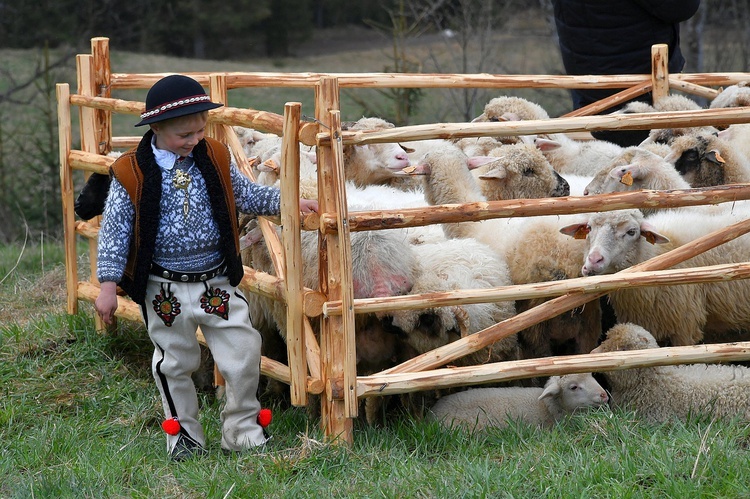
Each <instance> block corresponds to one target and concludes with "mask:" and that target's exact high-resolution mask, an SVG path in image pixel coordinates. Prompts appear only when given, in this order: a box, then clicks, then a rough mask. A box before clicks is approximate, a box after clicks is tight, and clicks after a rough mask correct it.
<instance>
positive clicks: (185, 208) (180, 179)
mask: <svg viewBox="0 0 750 499" xmlns="http://www.w3.org/2000/svg"><path fill="white" fill-rule="evenodd" d="M192 181H193V177H192V176H191V175H190V174H189V173H188V172H185V171H182V170H180V169H177V170H175V172H174V178H173V179H172V185H173V186H174V187H175V189H180V190H181V191H183V192H184V193H185V199H184V201H183V202H182V214H183V216H184V217H185V218H187V216H188V212H189V211H190V202H189V201H188V199H189V194H188V186H189V185H190V182H192Z"/></svg>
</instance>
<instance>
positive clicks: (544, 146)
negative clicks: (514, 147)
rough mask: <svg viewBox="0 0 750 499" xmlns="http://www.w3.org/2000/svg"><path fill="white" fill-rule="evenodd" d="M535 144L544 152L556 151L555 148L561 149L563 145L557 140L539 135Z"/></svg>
mask: <svg viewBox="0 0 750 499" xmlns="http://www.w3.org/2000/svg"><path fill="white" fill-rule="evenodd" d="M534 145H535V146H536V148H537V149H539V150H540V151H542V152H547V151H554V150H555V149H560V147H562V144H560V143H559V142H558V141H556V140H550V139H542V138H539V137H537V139H536V140H535V141H534Z"/></svg>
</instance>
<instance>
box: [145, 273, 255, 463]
mask: <svg viewBox="0 0 750 499" xmlns="http://www.w3.org/2000/svg"><path fill="white" fill-rule="evenodd" d="M146 296H147V300H150V303H147V304H144V306H143V313H144V318H145V320H146V324H147V326H148V331H149V336H150V338H151V341H152V342H153V344H154V355H153V359H152V370H153V374H154V378H155V379H156V382H157V383H156V384H157V386H158V387H159V392H160V394H161V397H162V403H163V405H164V413H165V414H166V416H167V418H175V419H177V421H179V427H180V430H179V433H178V434H176V435H169V434H168V435H167V450H168V452H170V453H171V452H172V449H173V448H174V446H175V445H176V443H177V440H178V438H179V436H180V434H181V435H183V437H185V438H188V439H191V440H193V441H194V442H195V443H198V444H200V445H201V446H204V445H205V437H204V434H203V428H202V427H201V424H200V423H199V422H198V397H197V393H196V389H195V384H194V383H193V380H192V378H191V373H193V372H194V371H195V370H196V369H198V367H199V365H200V358H201V353H200V346H199V344H198V340H197V338H196V335H195V331H196V328H197V327H199V326H200V328H201V331H202V332H203V336H204V337H205V340H206V344H207V345H208V348H209V349H210V350H211V352H212V355H213V357H214V361H215V362H216V365H217V367H218V369H219V372H221V374H222V376H223V377H224V379H225V381H226V400H225V405H224V408H223V410H222V413H221V428H222V430H221V431H222V435H221V447H222V449H227V450H231V451H241V450H245V449H248V448H250V447H255V446H258V445H262V444H263V443H265V442H266V439H267V438H266V435H265V432H264V430H263V428H262V427H261V426H260V425H259V424H258V422H257V415H258V412H259V411H260V403H259V402H258V398H257V390H258V379H259V376H260V350H261V336H260V333H259V332H258V331H257V330H256V329H255V328H254V327H253V326H252V324H251V323H250V321H248V320H247V319H246V318H247V317H248V315H249V311H248V304H247V301H246V300H245V297H244V296H243V295H242V293H240V292H238V291H237V288H235V287H234V286H231V285H230V283H229V278H228V277H227V276H224V275H220V276H217V277H215V278H214V279H210V280H209V281H204V282H196V283H183V282H175V281H169V280H167V279H163V278H161V277H159V276H155V275H152V276H150V277H149V280H148V284H147V287H146ZM230 310H231V314H230V313H229V312H230Z"/></svg>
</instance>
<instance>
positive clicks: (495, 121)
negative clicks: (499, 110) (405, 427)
mask: <svg viewBox="0 0 750 499" xmlns="http://www.w3.org/2000/svg"><path fill="white" fill-rule="evenodd" d="M490 121H491V122H493V123H497V122H499V121H500V118H498V117H497V116H493V117H491V118H490Z"/></svg>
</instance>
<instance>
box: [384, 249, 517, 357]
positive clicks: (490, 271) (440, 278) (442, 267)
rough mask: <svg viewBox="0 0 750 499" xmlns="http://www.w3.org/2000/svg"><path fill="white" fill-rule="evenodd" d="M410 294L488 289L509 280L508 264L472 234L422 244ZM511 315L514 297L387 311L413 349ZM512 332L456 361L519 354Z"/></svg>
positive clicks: (435, 345)
mask: <svg viewBox="0 0 750 499" xmlns="http://www.w3.org/2000/svg"><path fill="white" fill-rule="evenodd" d="M416 251H417V252H418V254H419V259H418V260H417V262H418V265H419V269H418V271H417V272H416V274H415V279H414V282H413V286H412V288H411V294H420V293H440V292H445V291H455V290H459V289H489V288H495V287H499V286H507V285H510V284H511V280H510V276H509V269H508V265H507V264H506V263H505V261H503V260H502V259H500V258H499V257H498V256H497V254H495V253H494V252H493V251H492V249H491V248H489V247H488V246H486V245H484V244H482V243H480V242H477V241H475V240H472V239H463V240H459V239H449V240H444V241H440V242H432V243H426V244H422V245H420V246H419V247H418V249H417V250H416ZM513 315H515V306H514V304H513V302H509V301H503V302H497V303H475V304H466V305H455V306H446V307H431V308H427V309H416V310H394V311H392V312H388V314H387V316H388V317H390V318H391V324H392V325H393V326H395V327H398V328H399V329H400V330H401V331H403V332H404V333H405V335H404V336H405V339H404V341H405V342H406V343H407V344H409V345H410V346H411V347H412V348H413V349H414V350H415V351H416V353H419V354H421V353H425V352H427V351H430V350H433V349H435V348H438V347H440V346H443V345H446V344H448V343H450V342H452V341H455V340H457V339H459V338H463V337H465V336H468V335H470V334H473V333H476V332H478V331H481V330H482V329H485V328H487V327H490V326H493V325H494V324H496V323H498V322H500V321H503V320H505V319H508V318H509V317H512V316H513ZM517 345H518V344H517V339H516V337H515V336H509V337H507V338H503V339H502V340H499V341H497V342H495V343H494V344H492V345H491V346H490V347H489V348H486V349H483V350H480V351H478V352H475V353H473V354H470V355H467V356H465V357H462V358H461V359H459V360H458V361H457V362H456V363H457V364H459V365H467V364H481V363H485V362H498V361H501V360H515V359H518V358H519V355H518V353H519V352H518V346H517Z"/></svg>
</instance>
